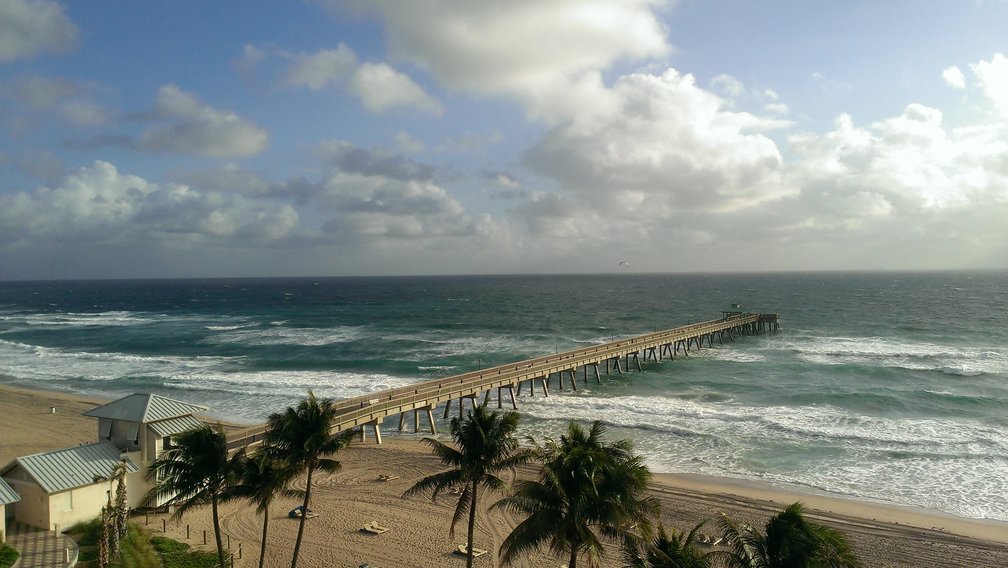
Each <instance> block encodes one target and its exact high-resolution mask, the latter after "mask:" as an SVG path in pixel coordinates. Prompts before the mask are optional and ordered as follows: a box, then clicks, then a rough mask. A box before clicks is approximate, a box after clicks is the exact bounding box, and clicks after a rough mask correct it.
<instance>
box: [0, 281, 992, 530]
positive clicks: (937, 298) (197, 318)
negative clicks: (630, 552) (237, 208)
mask: <svg viewBox="0 0 1008 568" xmlns="http://www.w3.org/2000/svg"><path fill="white" fill-rule="evenodd" d="M732 302H739V303H741V304H743V305H744V306H745V307H746V308H748V309H750V310H752V311H761V312H779V313H781V314H782V316H783V321H782V325H783V327H782V330H781V332H779V333H776V334H763V335H759V336H755V337H746V338H743V339H740V340H737V341H735V342H728V343H726V344H724V345H717V344H715V346H714V348H712V349H708V348H704V349H703V350H701V351H699V352H696V351H694V352H692V354H691V356H690V357H689V358H677V359H676V360H675V361H674V362H669V361H665V362H661V363H654V362H648V363H645V365H644V372H643V373H636V372H634V373H627V374H623V375H609V376H607V377H606V376H604V377H603V382H602V384H588V385H587V388H582V389H580V390H579V391H577V392H576V393H573V392H570V391H566V392H563V393H558V392H556V391H555V390H554V391H552V392H551V396H550V397H549V398H548V399H544V398H542V397H541V396H540V397H536V398H533V399H529V398H528V397H523V400H521V401H520V402H519V411H520V412H521V413H522V415H523V418H522V424H523V426H522V427H523V430H524V433H528V434H532V435H536V436H541V435H546V434H554V433H557V432H558V431H559V430H560V428H562V427H563V425H564V423H565V421H567V420H569V419H571V418H573V419H577V420H585V421H587V420H591V419H596V418H598V419H602V420H604V421H605V422H606V423H607V424H609V426H610V432H611V433H612V434H613V435H614V436H619V437H627V438H630V439H632V440H634V442H635V443H636V445H637V448H638V449H639V450H640V451H641V452H642V453H643V454H644V455H645V456H646V457H647V460H648V463H649V465H650V466H651V467H652V468H653V469H655V470H657V471H677V472H692V473H703V474H714V475H726V476H734V477H741V478H748V479H760V480H766V481H771V482H782V483H793V484H799V485H804V486H807V487H812V488H816V489H819V490H823V491H830V492H835V493H840V494H844V495H851V496H856V497H863V498H870V499H876V500H880V501H887V502H894V503H902V504H910V505H919V506H924V507H929V508H934V509H939V510H943V511H947V512H950V513H954V514H959V515H963V516H967V517H976V518H991V519H1000V520H1008V473H1006V472H1008V274H1006V273H1004V272H976V273H906V274H897V273H885V274H841V273H835V274H833V273H827V274H758V275H757V274H748V275H746V274H733V275H635V274H627V273H624V274H617V275H592V276H493V277H415V278H348V279H287V280H284V279H270V280H201V281H197V280H185V281H119V282H13V283H12V282H9V283H0V375H3V378H2V379H0V380H3V381H4V382H7V383H12V384H18V385H23V386H29V387H36V388H46V389H55V390H63V391H71V392H78V393H83V394H90V395H98V396H103V397H117V396H121V395H125V394H128V393H132V392H138V391H144V392H157V393H160V394H164V395H167V396H171V397H175V398H180V399H183V400H188V401H192V402H196V403H200V404H204V405H206V406H209V407H210V409H211V413H212V414H213V415H216V416H219V417H221V418H226V419H238V420H242V421H248V422H258V421H262V420H263V419H264V417H265V416H266V415H268V414H269V413H270V412H274V411H277V410H280V409H282V408H284V407H285V406H286V405H289V404H293V403H295V402H296V401H297V400H299V399H300V398H301V397H303V396H304V395H305V394H306V393H307V391H308V389H313V390H314V391H315V392H316V394H318V395H320V396H329V397H336V398H342V397H349V396H354V395H358V394H363V393H366V392H371V391H375V390H381V389H386V388H392V387H397V386H401V385H405V384H409V383H412V382H416V381H420V380H425V379H430V378H434V377H440V376H446V375H451V374H455V373H461V372H464V371H467V370H471V369H475V368H478V367H479V366H489V365H495V364H503V363H506V362H509V361H513V360H517V359H522V358H528V357H533V356H538V355H543V354H546V353H550V352H553V351H556V350H561V351H562V350H566V349H573V348H577V347H581V346H585V345H590V344H593V343H599V342H603V341H609V340H611V339H613V338H618V337H626V336H631V335H637V334H641V333H646V332H650V331H654V330H656V329H665V328H669V327H675V326H679V325H684V324H686V323H689V322H695V321H702V320H707V319H713V318H716V317H719V316H720V312H721V310H722V309H724V308H725V307H727V306H728V305H730V304H731V303H732ZM438 416H440V415H438ZM394 429H395V420H394V419H389V421H388V423H387V427H386V432H388V431H389V430H394ZM409 435H410V436H412V434H409Z"/></svg>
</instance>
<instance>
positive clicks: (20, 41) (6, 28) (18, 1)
mask: <svg viewBox="0 0 1008 568" xmlns="http://www.w3.org/2000/svg"><path fill="white" fill-rule="evenodd" d="M78 33H79V32H78V29H77V26H76V25H74V23H73V22H72V21H71V20H70V18H68V17H67V16H66V14H64V13H63V6H62V5H61V4H59V3H58V2H52V1H50V0H4V1H3V2H0V62H7V61H14V60H16V59H28V58H31V57H33V56H35V55H37V54H39V53H43V52H49V53H65V52H68V51H70V50H71V49H73V48H74V47H75V46H76V45H77V36H78Z"/></svg>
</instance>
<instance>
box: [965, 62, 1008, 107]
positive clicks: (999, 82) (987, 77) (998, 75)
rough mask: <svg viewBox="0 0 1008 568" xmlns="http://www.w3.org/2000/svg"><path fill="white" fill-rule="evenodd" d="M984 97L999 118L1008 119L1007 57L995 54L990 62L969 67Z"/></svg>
mask: <svg viewBox="0 0 1008 568" xmlns="http://www.w3.org/2000/svg"><path fill="white" fill-rule="evenodd" d="M970 68H971V69H972V70H973V73H974V74H975V75H976V77H977V82H978V83H979V84H980V88H981V90H982V91H983V93H984V95H986V96H987V98H988V99H990V101H991V103H993V105H994V108H995V109H996V110H997V111H998V112H999V113H1001V116H1003V117H1006V118H1008V57H1005V56H1004V54H1001V53H997V54H995V55H994V57H992V58H991V60H990V61H985V60H980V61H979V62H978V63H976V64H974V65H970Z"/></svg>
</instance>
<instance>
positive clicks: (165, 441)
mask: <svg viewBox="0 0 1008 568" xmlns="http://www.w3.org/2000/svg"><path fill="white" fill-rule="evenodd" d="M171 447H172V445H171V436H165V437H164V439H163V440H162V441H161V448H162V449H165V450H170V449H171Z"/></svg>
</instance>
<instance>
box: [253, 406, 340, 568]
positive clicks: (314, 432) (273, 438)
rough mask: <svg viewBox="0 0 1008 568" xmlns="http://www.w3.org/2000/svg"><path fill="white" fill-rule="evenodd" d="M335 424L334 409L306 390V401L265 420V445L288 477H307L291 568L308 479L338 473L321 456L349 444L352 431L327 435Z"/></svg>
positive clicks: (305, 510)
mask: <svg viewBox="0 0 1008 568" xmlns="http://www.w3.org/2000/svg"><path fill="white" fill-rule="evenodd" d="M335 424H336V408H335V407H334V406H333V402H332V400H330V399H327V398H326V399H322V400H318V399H316V398H315V393H313V392H311V391H308V398H306V399H304V400H302V401H301V402H300V403H298V405H297V408H293V407H287V410H286V411H285V412H283V413H274V414H271V415H270V417H269V426H268V430H267V431H266V443H267V444H268V445H270V446H271V447H273V448H275V449H276V451H277V452H279V453H280V455H283V456H285V457H286V461H287V462H288V463H289V464H290V466H291V472H292V475H294V476H298V475H301V474H302V473H305V472H307V474H308V481H307V485H306V486H305V492H304V502H303V503H302V505H301V506H302V509H301V523H300V524H299V525H298V534H297V540H296V541H294V555H293V556H292V557H291V568H297V560H298V553H299V552H300V550H301V539H302V537H303V536H304V527H305V520H306V519H307V518H308V502H309V501H310V500H311V488H312V476H313V475H314V474H315V472H316V471H324V472H327V473H333V472H336V471H339V468H340V463H339V462H338V461H336V460H333V459H329V458H327V457H325V456H331V455H332V454H334V453H336V452H338V451H339V450H341V449H343V448H345V447H346V446H347V445H349V444H350V438H351V437H353V435H354V433H355V431H354V430H347V431H345V432H343V433H341V434H339V435H337V436H333V435H332V434H331V432H332V429H333V426H335Z"/></svg>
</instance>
